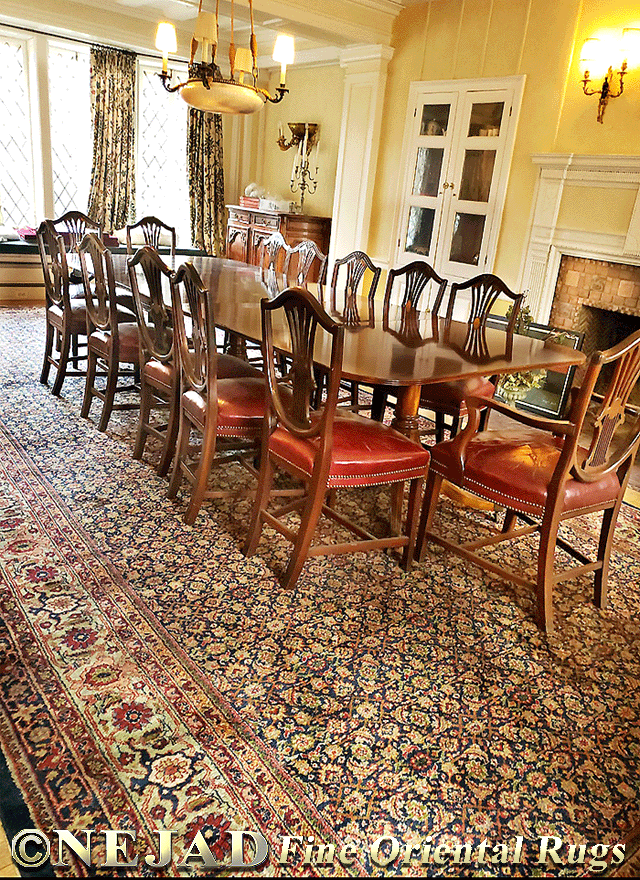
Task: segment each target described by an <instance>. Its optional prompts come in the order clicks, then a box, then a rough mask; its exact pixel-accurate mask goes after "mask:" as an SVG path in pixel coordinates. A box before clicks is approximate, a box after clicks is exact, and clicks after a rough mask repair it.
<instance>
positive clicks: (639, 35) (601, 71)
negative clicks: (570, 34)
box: [580, 28, 640, 123]
mask: <svg viewBox="0 0 640 880" xmlns="http://www.w3.org/2000/svg"><path fill="white" fill-rule="evenodd" d="M616 56H617V57H618V58H620V62H619V67H618V60H617V58H616ZM639 58H640V28H625V29H624V30H623V31H622V41H621V44H620V46H619V48H616V46H615V45H613V43H612V42H611V41H605V40H599V39H596V38H594V37H591V38H590V39H588V40H585V42H584V45H583V46H582V52H581V53H580V68H581V70H583V71H584V74H583V77H582V80H581V82H582V91H583V92H584V93H585V95H599V96H600V97H599V99H598V116H597V119H598V122H600V123H601V122H602V121H603V119H604V111H605V110H606V107H607V104H608V102H609V99H610V98H619V97H620V95H621V94H622V92H623V91H624V77H625V74H626V73H627V67H628V66H629V65H631V66H632V67H634V66H635V65H636V64H637V63H638V60H639ZM612 62H613V63H612ZM615 68H617V69H615ZM601 76H602V77H603V80H602V85H601V86H600V88H598V87H597V86H596V87H594V86H593V82H594V79H595V80H599V79H600V77H601ZM592 77H593V78H592Z"/></svg>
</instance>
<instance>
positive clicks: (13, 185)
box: [0, 37, 36, 228]
mask: <svg viewBox="0 0 640 880" xmlns="http://www.w3.org/2000/svg"><path fill="white" fill-rule="evenodd" d="M25 50H26V44H25V42H24V41H22V40H12V39H10V38H6V37H0V69H2V71H3V78H4V77H6V81H7V82H9V83H11V88H10V89H9V88H6V89H1V90H0V212H1V215H2V222H3V223H4V224H5V225H7V226H15V227H18V228H20V227H21V226H33V225H34V224H35V220H36V217H35V215H36V210H35V202H34V186H33V151H32V140H31V122H30V116H29V114H30V109H29V108H30V102H29V81H28V74H27V53H26V51H25Z"/></svg>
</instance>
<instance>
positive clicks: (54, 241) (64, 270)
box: [37, 220, 69, 308]
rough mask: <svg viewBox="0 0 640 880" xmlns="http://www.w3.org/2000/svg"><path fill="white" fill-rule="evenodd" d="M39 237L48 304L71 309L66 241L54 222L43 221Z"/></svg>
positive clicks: (39, 249) (39, 228)
mask: <svg viewBox="0 0 640 880" xmlns="http://www.w3.org/2000/svg"><path fill="white" fill-rule="evenodd" d="M37 237H38V251H39V252H40V260H41V262H42V272H43V276H44V288H45V294H46V297H47V300H48V304H49V305H50V304H52V303H53V304H55V305H57V306H60V307H61V308H64V307H69V267H68V264H67V252H66V248H65V246H64V240H63V238H62V236H61V235H59V234H58V233H57V232H56V229H55V226H54V225H53V221H52V220H43V221H42V223H41V224H40V226H39V227H38V233H37Z"/></svg>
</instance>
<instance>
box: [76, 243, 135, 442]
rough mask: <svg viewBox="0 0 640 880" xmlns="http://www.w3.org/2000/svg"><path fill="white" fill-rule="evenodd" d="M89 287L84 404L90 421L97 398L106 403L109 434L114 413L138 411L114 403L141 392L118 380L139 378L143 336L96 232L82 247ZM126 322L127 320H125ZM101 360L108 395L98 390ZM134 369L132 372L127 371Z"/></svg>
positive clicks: (100, 424) (103, 416)
mask: <svg viewBox="0 0 640 880" xmlns="http://www.w3.org/2000/svg"><path fill="white" fill-rule="evenodd" d="M78 253H79V254H80V265H81V268H82V277H83V281H84V287H85V301H86V307H87V308H86V311H87V345H88V365H87V379H86V383H85V389H84V398H83V401H82V410H81V413H80V414H81V416H82V418H85V419H86V418H87V417H88V415H89V410H90V409H91V403H92V401H93V398H94V397H97V398H98V399H99V400H101V401H102V413H101V415H100V421H99V422H98V430H99V431H106V430H107V425H108V424H109V419H110V418H111V413H112V411H113V410H114V409H137V408H138V406H139V402H136V403H119V404H116V403H114V398H115V395H116V393H119V392H122V391H133V390H135V391H137V390H138V389H137V388H136V387H135V385H133V384H132V385H128V386H125V387H118V378H119V377H122V376H132V377H135V376H136V374H137V372H138V370H139V364H140V334H139V331H138V324H137V321H136V316H135V315H134V314H130V320H126V317H127V315H126V312H125V313H124V314H123V313H122V312H121V307H120V306H119V304H118V301H117V295H118V289H117V287H116V283H115V278H114V274H113V264H112V261H111V251H110V250H109V248H108V247H107V246H106V245H105V244H103V242H102V241H101V239H99V238H98V236H97V235H96V234H95V233H94V232H89V233H87V234H86V235H85V237H84V238H83V239H82V241H81V242H80V245H79V246H78ZM123 319H124V320H123ZM98 360H100V361H101V362H103V363H105V364H106V368H107V377H106V386H105V389H104V391H103V390H101V389H99V388H98V387H97V386H96V383H95V380H96V371H97V364H98ZM123 364H125V365H126V364H129V365H131V369H126V368H123V366H122V365H123Z"/></svg>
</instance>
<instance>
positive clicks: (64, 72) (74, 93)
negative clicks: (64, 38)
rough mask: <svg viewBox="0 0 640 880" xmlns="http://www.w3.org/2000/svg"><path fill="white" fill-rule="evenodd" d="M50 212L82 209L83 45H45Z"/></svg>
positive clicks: (87, 134) (85, 158) (85, 160)
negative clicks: (77, 47)
mask: <svg viewBox="0 0 640 880" xmlns="http://www.w3.org/2000/svg"><path fill="white" fill-rule="evenodd" d="M49 113H50V119H51V165H52V171H53V206H54V214H55V216H56V217H59V216H60V214H64V213H65V211H70V210H77V211H86V210H87V203H88V201H89V183H90V173H91V150H92V145H91V94H90V84H89V52H88V50H87V49H86V47H82V48H81V49H76V48H75V47H63V46H57V45H55V44H50V46H49Z"/></svg>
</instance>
